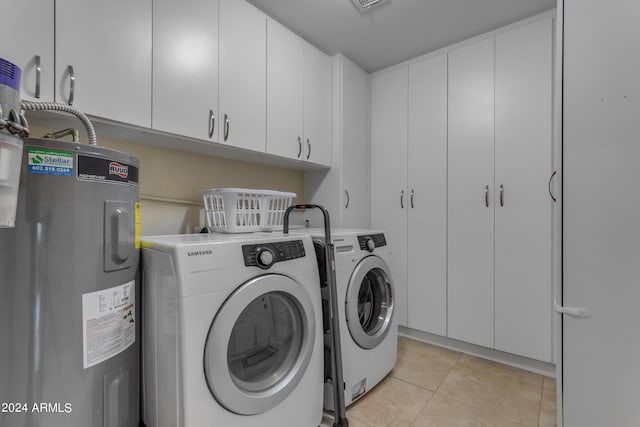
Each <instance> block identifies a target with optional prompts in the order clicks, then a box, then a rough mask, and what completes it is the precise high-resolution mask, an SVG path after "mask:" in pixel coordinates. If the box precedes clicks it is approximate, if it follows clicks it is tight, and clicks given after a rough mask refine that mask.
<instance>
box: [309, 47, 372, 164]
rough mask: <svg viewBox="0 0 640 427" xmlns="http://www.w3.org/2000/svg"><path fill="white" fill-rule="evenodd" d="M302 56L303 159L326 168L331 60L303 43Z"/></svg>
mask: <svg viewBox="0 0 640 427" xmlns="http://www.w3.org/2000/svg"><path fill="white" fill-rule="evenodd" d="M303 56H304V141H303V142H304V153H305V154H304V159H305V160H307V161H310V162H313V163H319V164H321V165H327V166H328V165H330V164H331V58H329V57H328V56H327V55H325V54H324V53H323V52H321V51H320V50H318V49H317V48H315V47H314V46H311V45H310V44H309V43H306V42H304V55H303ZM367 109H369V107H367Z"/></svg>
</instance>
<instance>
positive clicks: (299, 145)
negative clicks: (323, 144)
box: [298, 137, 302, 158]
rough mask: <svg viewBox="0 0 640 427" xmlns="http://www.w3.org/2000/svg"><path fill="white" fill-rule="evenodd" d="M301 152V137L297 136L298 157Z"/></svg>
mask: <svg viewBox="0 0 640 427" xmlns="http://www.w3.org/2000/svg"><path fill="white" fill-rule="evenodd" d="M301 154H302V138H300V137H298V158H300V155H301Z"/></svg>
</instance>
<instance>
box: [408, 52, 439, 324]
mask: <svg viewBox="0 0 640 427" xmlns="http://www.w3.org/2000/svg"><path fill="white" fill-rule="evenodd" d="M408 114H409V115H408V153H407V173H408V181H407V182H408V187H407V189H408V191H409V195H408V209H407V214H408V216H407V228H408V233H407V244H408V253H407V259H408V269H407V272H408V279H407V283H408V315H409V317H408V323H407V326H409V327H411V328H414V329H418V330H421V331H425V332H430V333H432V334H437V335H442V336H445V335H446V334H447V55H446V54H441V55H438V56H433V57H429V58H426V59H423V60H420V61H419V62H415V63H412V64H410V65H409V111H408Z"/></svg>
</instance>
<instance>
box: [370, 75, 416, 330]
mask: <svg viewBox="0 0 640 427" xmlns="http://www.w3.org/2000/svg"><path fill="white" fill-rule="evenodd" d="M407 84H408V66H401V67H398V68H395V69H393V70H391V71H388V72H385V73H383V74H378V75H376V76H375V77H374V78H373V92H372V97H373V109H372V114H371V121H372V147H371V149H372V151H371V159H372V161H371V207H372V208H371V226H372V227H373V228H377V229H383V230H385V231H386V232H387V237H388V240H389V244H390V245H391V247H392V250H393V258H392V260H391V272H392V274H393V280H394V284H395V290H396V297H395V303H396V307H395V309H396V315H397V316H398V317H397V319H398V324H399V325H406V324H407V209H408V205H407V203H408V195H407V172H406V170H407V169H406V166H407Z"/></svg>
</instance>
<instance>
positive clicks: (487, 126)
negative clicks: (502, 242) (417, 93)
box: [447, 39, 494, 347]
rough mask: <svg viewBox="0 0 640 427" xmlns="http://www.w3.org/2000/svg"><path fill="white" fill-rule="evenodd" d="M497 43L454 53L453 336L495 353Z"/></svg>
mask: <svg viewBox="0 0 640 427" xmlns="http://www.w3.org/2000/svg"><path fill="white" fill-rule="evenodd" d="M493 87H494V85H493V39H487V40H483V41H481V42H477V43H474V44H472V45H469V46H465V47H462V48H459V49H456V50H453V51H451V52H449V106H448V111H449V147H448V157H449V164H448V168H449V170H448V188H449V195H448V217H449V233H448V280H449V283H448V325H447V327H448V336H449V337H451V338H455V339H458V340H462V341H467V342H470V343H473V344H478V345H482V346H486V347H493V332H494V331H493V309H494V307H493V256H494V254H493V198H494V193H493V188H494V186H493V161H494V159H493V117H494V95H493Z"/></svg>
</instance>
